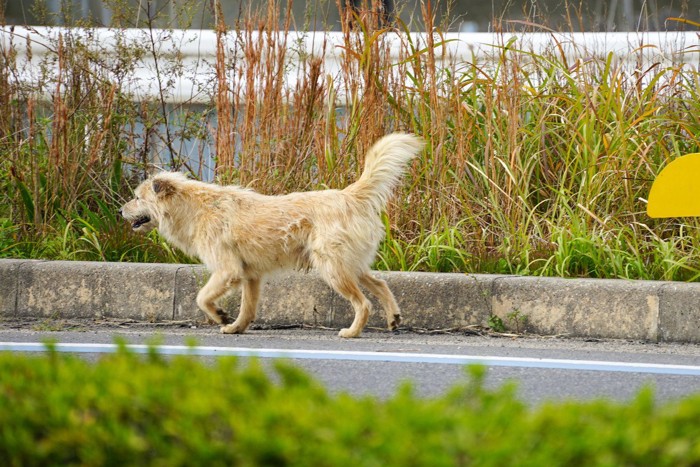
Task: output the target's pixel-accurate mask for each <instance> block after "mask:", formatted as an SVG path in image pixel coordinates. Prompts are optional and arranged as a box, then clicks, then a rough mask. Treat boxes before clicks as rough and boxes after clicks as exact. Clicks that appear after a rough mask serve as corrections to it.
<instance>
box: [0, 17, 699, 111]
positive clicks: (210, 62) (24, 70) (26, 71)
mask: <svg viewBox="0 0 700 467" xmlns="http://www.w3.org/2000/svg"><path fill="white" fill-rule="evenodd" d="M59 35H63V36H64V37H66V36H67V35H70V36H71V37H73V38H78V39H80V41H81V43H83V44H84V45H85V46H86V47H88V48H89V49H91V50H92V51H93V52H94V55H93V56H94V60H95V61H96V62H99V63H101V64H102V65H101V70H102V71H101V72H102V73H103V74H104V75H105V77H106V78H107V79H110V80H111V81H114V82H119V83H121V86H122V91H124V92H128V93H131V94H132V95H133V96H134V99H135V100H143V99H150V98H159V99H160V98H163V99H165V100H166V101H167V102H170V103H182V102H191V103H207V102H211V101H212V99H213V91H214V90H213V85H212V83H213V78H214V76H215V68H214V66H215V61H216V34H215V32H214V31H212V30H143V29H126V30H115V29H64V28H48V27H31V28H27V27H10V26H6V27H2V28H0V52H2V53H7V52H8V51H9V50H14V51H15V52H16V64H15V68H16V70H17V73H16V75H15V76H13V79H16V80H18V81H20V82H21V83H22V84H27V85H30V86H37V85H38V84H39V83H45V84H44V85H43V88H42V89H41V90H40V92H43V93H44V94H46V95H50V93H51V92H52V89H51V87H52V86H53V85H55V84H51V82H52V79H53V81H54V83H55V77H56V73H57V69H58V60H57V52H56V44H57V43H58V37H59ZM245 37H247V33H241V34H238V33H236V31H230V32H229V33H228V34H227V35H226V50H227V53H231V52H232V51H234V50H241V47H240V41H241V40H245ZM251 38H252V40H254V41H258V39H259V37H258V36H257V34H253V35H252V36H251ZM385 40H387V41H388V45H389V47H390V54H391V57H392V58H394V59H395V60H398V59H399V56H400V55H399V54H400V51H401V47H405V46H406V37H405V36H403V35H400V34H394V33H387V34H386V35H385ZM411 40H412V42H413V43H414V45H417V48H418V49H420V48H423V47H425V44H426V36H425V34H423V33H411ZM434 41H435V43H439V42H440V41H445V42H444V43H443V45H441V46H439V47H437V48H436V49H435V55H436V58H437V62H436V67H458V66H460V63H461V64H464V63H465V62H478V63H480V64H485V65H488V64H489V63H495V60H497V58H498V56H499V54H500V53H501V52H502V49H501V48H500V47H502V46H503V45H505V44H508V45H509V48H510V49H512V50H516V49H517V50H525V51H528V52H533V53H534V54H538V55H540V54H542V53H543V52H547V51H550V52H552V51H553V52H556V53H557V54H561V53H563V54H564V55H565V56H566V58H567V60H568V63H574V60H577V59H583V60H589V59H591V58H605V57H607V56H608V55H609V54H610V53H612V54H613V56H614V58H615V62H616V64H621V65H622V66H627V65H629V66H631V67H639V66H640V64H642V67H644V66H650V65H651V64H656V63H658V64H659V65H660V66H662V67H665V66H671V65H677V64H683V66H690V67H693V68H694V69H696V70H697V69H698V68H700V34H699V33H698V32H645V33H635V32H618V33H522V34H515V33H495V34H492V33H445V34H443V35H442V36H437V35H435V36H434ZM286 43H287V47H288V48H289V49H290V52H291V53H288V54H287V60H288V64H287V66H286V67H285V76H284V79H285V86H287V87H288V88H289V89H294V87H295V85H296V83H297V81H298V80H299V78H300V76H301V73H303V68H302V67H300V66H299V63H300V62H299V60H300V57H304V56H305V57H308V56H309V55H316V56H322V57H323V58H324V61H323V72H324V74H325V75H326V76H330V77H331V79H333V80H334V81H335V82H336V86H335V89H336V90H338V91H340V92H339V93H338V95H337V98H338V99H339V100H340V101H341V102H339V103H342V101H343V100H344V97H343V95H342V89H343V86H342V74H341V68H340V63H341V59H342V55H341V54H343V53H345V51H344V50H345V49H344V48H343V46H344V40H343V35H342V33H340V32H290V33H289V35H288V36H287V42H286ZM130 45H138V46H140V47H142V48H143V47H144V46H145V47H146V49H148V50H149V52H148V53H146V54H144V55H142V56H140V57H138V58H134V60H132V61H131V62H129V66H128V67H127V68H128V70H124V69H121V70H116V67H115V66H114V65H115V64H116V63H117V62H118V61H117V59H116V57H117V53H119V52H118V51H119V50H121V51H122V52H123V51H124V50H125V48H128V47H129V46H130ZM153 50H154V51H155V56H156V57H161V58H162V63H161V58H159V59H158V63H156V61H155V60H154V58H153V55H154V54H153V53H152V52H151V51H153ZM176 56H177V57H179V59H181V66H179V67H169V66H168V65H167V63H168V58H167V57H171V58H172V57H176ZM404 56H405V52H404ZM239 63H240V64H241V65H244V60H239ZM156 64H158V65H159V66H160V69H159V70H158V71H159V72H160V75H161V79H160V84H159V80H158V79H157V78H156V77H157V68H156ZM118 74H119V76H117V75H118ZM47 76H48V79H47ZM229 76H234V74H233V73H229ZM239 89H240V88H239ZM161 90H164V92H163V93H162V92H161Z"/></svg>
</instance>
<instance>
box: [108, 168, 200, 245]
mask: <svg viewBox="0 0 700 467" xmlns="http://www.w3.org/2000/svg"><path fill="white" fill-rule="evenodd" d="M184 180H186V177H185V175H183V174H181V173H179V172H162V173H159V174H157V175H155V176H153V177H151V178H149V179H147V180H145V181H144V182H142V183H141V184H140V185H139V186H138V187H136V190H134V199H132V200H131V201H129V202H128V203H126V204H125V205H124V206H122V208H121V209H120V210H119V214H121V215H122V216H123V217H124V219H126V220H127V221H129V222H130V223H131V228H132V229H133V230H134V231H135V232H149V231H151V230H153V229H157V228H158V227H159V225H160V222H161V219H162V218H163V213H164V211H165V209H166V208H167V205H168V203H169V202H170V201H172V198H173V197H174V196H175V194H176V193H177V186H178V184H179V183H180V182H182V181H184Z"/></svg>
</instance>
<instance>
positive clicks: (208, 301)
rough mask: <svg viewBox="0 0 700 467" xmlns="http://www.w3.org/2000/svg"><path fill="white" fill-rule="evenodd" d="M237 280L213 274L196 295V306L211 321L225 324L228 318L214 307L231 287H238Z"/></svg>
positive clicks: (226, 275)
mask: <svg viewBox="0 0 700 467" xmlns="http://www.w3.org/2000/svg"><path fill="white" fill-rule="evenodd" d="M238 282H239V281H238V280H236V279H232V278H231V275H230V274H227V273H224V272H221V271H217V272H214V273H213V274H212V275H211V277H210V278H209V281H207V283H206V284H205V285H204V287H202V289H201V290H200V291H199V293H198V294H197V306H198V307H199V309H200V310H202V311H203V312H204V313H205V314H206V315H207V316H208V317H209V319H211V320H212V321H214V322H215V323H217V324H227V323H228V322H229V321H228V316H227V315H226V313H225V312H224V310H222V309H221V308H219V307H217V306H216V301H217V300H218V299H219V298H221V297H223V296H224V295H225V294H226V292H228V290H229V289H230V288H231V287H235V286H237V285H238Z"/></svg>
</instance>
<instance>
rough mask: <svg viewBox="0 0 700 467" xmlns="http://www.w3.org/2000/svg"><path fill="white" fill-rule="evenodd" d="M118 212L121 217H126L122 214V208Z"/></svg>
mask: <svg viewBox="0 0 700 467" xmlns="http://www.w3.org/2000/svg"><path fill="white" fill-rule="evenodd" d="M117 212H118V213H119V215H120V216H124V214H122V210H121V208H119V211H117Z"/></svg>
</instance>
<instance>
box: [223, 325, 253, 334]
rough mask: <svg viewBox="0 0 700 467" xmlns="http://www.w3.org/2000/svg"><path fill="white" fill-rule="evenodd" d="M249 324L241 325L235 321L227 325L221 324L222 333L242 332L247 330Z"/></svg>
mask: <svg viewBox="0 0 700 467" xmlns="http://www.w3.org/2000/svg"><path fill="white" fill-rule="evenodd" d="M246 328H247V326H241V325H240V324H237V323H233V324H228V325H226V326H221V334H242V333H244V332H245V330H246Z"/></svg>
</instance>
